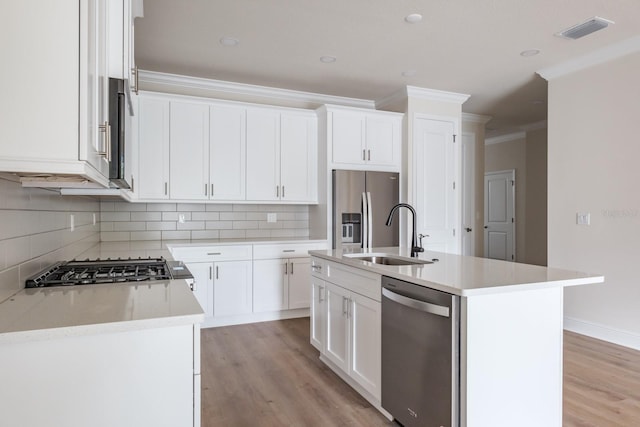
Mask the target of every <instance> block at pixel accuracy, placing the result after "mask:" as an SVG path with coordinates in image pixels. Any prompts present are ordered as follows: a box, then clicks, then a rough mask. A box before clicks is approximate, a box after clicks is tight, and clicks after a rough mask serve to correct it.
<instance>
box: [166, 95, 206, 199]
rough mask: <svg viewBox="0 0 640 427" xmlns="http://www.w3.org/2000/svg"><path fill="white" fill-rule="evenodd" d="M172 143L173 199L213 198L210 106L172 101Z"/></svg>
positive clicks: (171, 177) (170, 173)
mask: <svg viewBox="0 0 640 427" xmlns="http://www.w3.org/2000/svg"><path fill="white" fill-rule="evenodd" d="M169 132H170V138H169V141H170V142H169V146H170V147H171V148H170V153H171V157H170V159H171V162H170V163H171V164H170V172H169V177H170V181H169V182H170V185H169V187H170V191H169V194H170V195H171V198H172V199H189V200H206V199H208V198H209V106H208V105H206V104H195V103H187V102H175V101H172V102H171V112H170V125H169Z"/></svg>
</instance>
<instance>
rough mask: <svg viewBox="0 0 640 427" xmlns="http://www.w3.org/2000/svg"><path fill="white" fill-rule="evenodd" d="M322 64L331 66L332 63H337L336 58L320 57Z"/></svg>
mask: <svg viewBox="0 0 640 427" xmlns="http://www.w3.org/2000/svg"><path fill="white" fill-rule="evenodd" d="M320 62H324V63H325V64H330V63H332V62H336V57H335V56H329V55H324V56H321V57H320Z"/></svg>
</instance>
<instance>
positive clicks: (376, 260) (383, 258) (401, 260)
mask: <svg viewBox="0 0 640 427" xmlns="http://www.w3.org/2000/svg"><path fill="white" fill-rule="evenodd" d="M344 256H345V257H347V258H353V259H358V260H360V261H367V262H371V263H373V264H382V265H421V264H433V262H431V261H426V260H423V259H417V258H407V257H400V256H395V255H390V254H348V255H344Z"/></svg>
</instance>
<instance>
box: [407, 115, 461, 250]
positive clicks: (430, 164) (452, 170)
mask: <svg viewBox="0 0 640 427" xmlns="http://www.w3.org/2000/svg"><path fill="white" fill-rule="evenodd" d="M455 129H456V123H455V121H454V120H453V119H452V120H434V119H430V118H423V117H416V118H415V119H414V132H413V152H414V156H413V157H414V164H413V166H414V180H415V181H414V193H413V206H414V207H415V209H416V212H417V216H418V218H417V232H418V233H420V234H425V235H427V236H429V237H427V238H425V240H423V246H424V248H425V249H428V250H433V251H440V252H449V253H459V252H460V244H459V242H460V237H459V234H460V233H459V232H458V230H456V229H459V226H457V224H459V221H460V219H459V218H460V214H459V212H458V209H459V204H458V200H457V197H458V195H457V190H456V186H455V183H456V180H457V179H456V178H457V173H458V172H457V167H458V164H459V161H458V158H459V155H460V154H459V150H458V149H457V147H456V146H457V145H459V144H456V143H455V142H454V136H455ZM407 224H408V227H411V221H410V220H409V221H408V222H407Z"/></svg>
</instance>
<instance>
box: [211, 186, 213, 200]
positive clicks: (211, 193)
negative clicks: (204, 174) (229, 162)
mask: <svg viewBox="0 0 640 427" xmlns="http://www.w3.org/2000/svg"><path fill="white" fill-rule="evenodd" d="M211 197H213V184H211Z"/></svg>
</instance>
